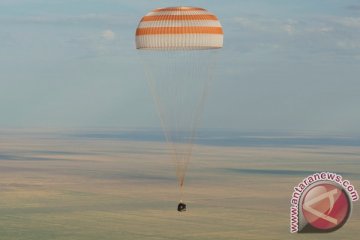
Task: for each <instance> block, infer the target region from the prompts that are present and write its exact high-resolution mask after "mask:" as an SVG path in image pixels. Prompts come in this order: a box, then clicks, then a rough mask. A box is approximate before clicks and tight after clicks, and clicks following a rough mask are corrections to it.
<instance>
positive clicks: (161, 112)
mask: <svg viewBox="0 0 360 240" xmlns="http://www.w3.org/2000/svg"><path fill="white" fill-rule="evenodd" d="M146 54H148V53H147V52H146V53H144V56H142V57H140V58H141V62H142V63H143V66H144V69H145V75H146V80H147V83H148V86H149V88H150V91H151V95H152V96H153V98H154V102H155V105H156V110H157V112H158V116H159V119H160V124H161V128H162V129H163V132H164V137H165V141H166V142H167V144H168V145H172V146H171V147H170V151H173V152H174V153H173V154H170V155H171V159H172V161H173V163H174V165H173V166H174V167H175V171H176V177H177V179H178V181H179V179H180V173H179V171H178V168H179V166H178V163H177V161H176V159H175V157H176V155H177V153H176V148H175V146H173V145H174V144H175V143H173V142H172V141H171V137H170V134H169V132H168V131H167V130H166V129H167V126H168V124H167V123H166V118H165V117H164V116H166V108H165V107H164V106H163V104H162V101H161V99H160V95H159V94H158V93H157V92H158V90H157V87H159V86H158V84H156V82H157V81H156V76H154V75H153V74H151V70H150V69H149V68H150V66H149V65H148V64H147V63H146V62H147V59H146ZM138 56H140V54H138Z"/></svg>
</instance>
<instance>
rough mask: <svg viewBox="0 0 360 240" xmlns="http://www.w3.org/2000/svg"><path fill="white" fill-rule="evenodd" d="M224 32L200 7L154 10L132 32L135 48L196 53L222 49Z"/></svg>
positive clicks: (209, 14)
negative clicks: (134, 37)
mask: <svg viewBox="0 0 360 240" xmlns="http://www.w3.org/2000/svg"><path fill="white" fill-rule="evenodd" d="M223 42H224V32H223V29H222V26H221V24H220V22H219V20H218V18H217V17H216V16H215V15H214V14H212V13H210V12H208V11H207V10H205V9H203V8H197V7H167V8H158V9H155V10H153V11H151V12H150V13H148V14H147V15H145V16H144V17H143V18H142V19H141V21H140V23H139V26H138V28H137V29H136V48H137V49H153V50H156V49H158V50H200V49H215V48H222V47H223Z"/></svg>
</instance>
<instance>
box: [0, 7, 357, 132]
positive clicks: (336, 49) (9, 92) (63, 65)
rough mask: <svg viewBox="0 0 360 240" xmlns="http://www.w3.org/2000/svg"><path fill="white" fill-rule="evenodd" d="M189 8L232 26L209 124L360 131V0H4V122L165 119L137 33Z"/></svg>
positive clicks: (117, 123)
mask: <svg viewBox="0 0 360 240" xmlns="http://www.w3.org/2000/svg"><path fill="white" fill-rule="evenodd" d="M179 4H180V5H193V6H201V7H205V8H207V9H208V10H210V11H212V12H214V13H215V14H216V15H218V16H219V18H220V20H221V22H222V24H223V27H224V30H225V47H224V49H223V51H222V53H221V54H220V57H219V60H220V64H219V66H218V72H217V75H216V80H215V82H214V83H213V86H212V89H211V91H210V95H209V97H208V101H207V104H206V108H205V113H204V118H203V119H204V120H203V127H206V128H231V129H238V130H243V131H321V132H335V133H338V132H339V133H356V134H360V124H359V122H360V110H359V109H360V108H359V106H358V105H359V103H360V80H359V75H360V67H359V66H360V3H359V1H352V0H293V1H289V0H273V1H269V0H263V1H258V0H249V1H241V0H223V1H218V0H209V1H205V0H202V1H200V0H199V1H170V0H168V1H155V0H152V1H150V0H131V1H130V0H87V1H80V0H52V1H49V0H1V1H0V128H14V127H15V128H17V127H20V128H23V127H25V128H27V127H29V128H32V127H36V128H39V127H40V128H41V127H46V128H48V127H65V128H77V127H119V128H126V127H159V120H158V118H157V115H156V111H155V107H154V105H153V102H152V97H151V95H150V93H149V90H148V87H147V84H146V81H145V80H144V78H145V75H144V73H143V71H142V66H141V64H140V63H139V59H138V57H137V55H136V50H135V49H134V31H135V28H136V26H137V23H138V20H139V19H140V18H141V17H142V16H143V15H144V14H146V13H147V12H148V11H150V10H151V9H153V8H157V7H164V6H172V5H179Z"/></svg>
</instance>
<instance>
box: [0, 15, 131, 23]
mask: <svg viewBox="0 0 360 240" xmlns="http://www.w3.org/2000/svg"><path fill="white" fill-rule="evenodd" d="M0 21H1V22H6V23H21V24H113V25H115V24H116V25H117V26H119V25H121V26H133V24H134V22H137V19H135V18H134V17H133V16H128V15H124V14H123V15H116V14H97V13H89V14H79V15H35V16H1V17H0Z"/></svg>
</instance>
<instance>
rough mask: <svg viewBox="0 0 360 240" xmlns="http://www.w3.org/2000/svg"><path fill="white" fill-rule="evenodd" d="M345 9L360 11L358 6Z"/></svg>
mask: <svg viewBox="0 0 360 240" xmlns="http://www.w3.org/2000/svg"><path fill="white" fill-rule="evenodd" d="M347 9H348V10H351V11H360V5H349V6H347Z"/></svg>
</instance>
